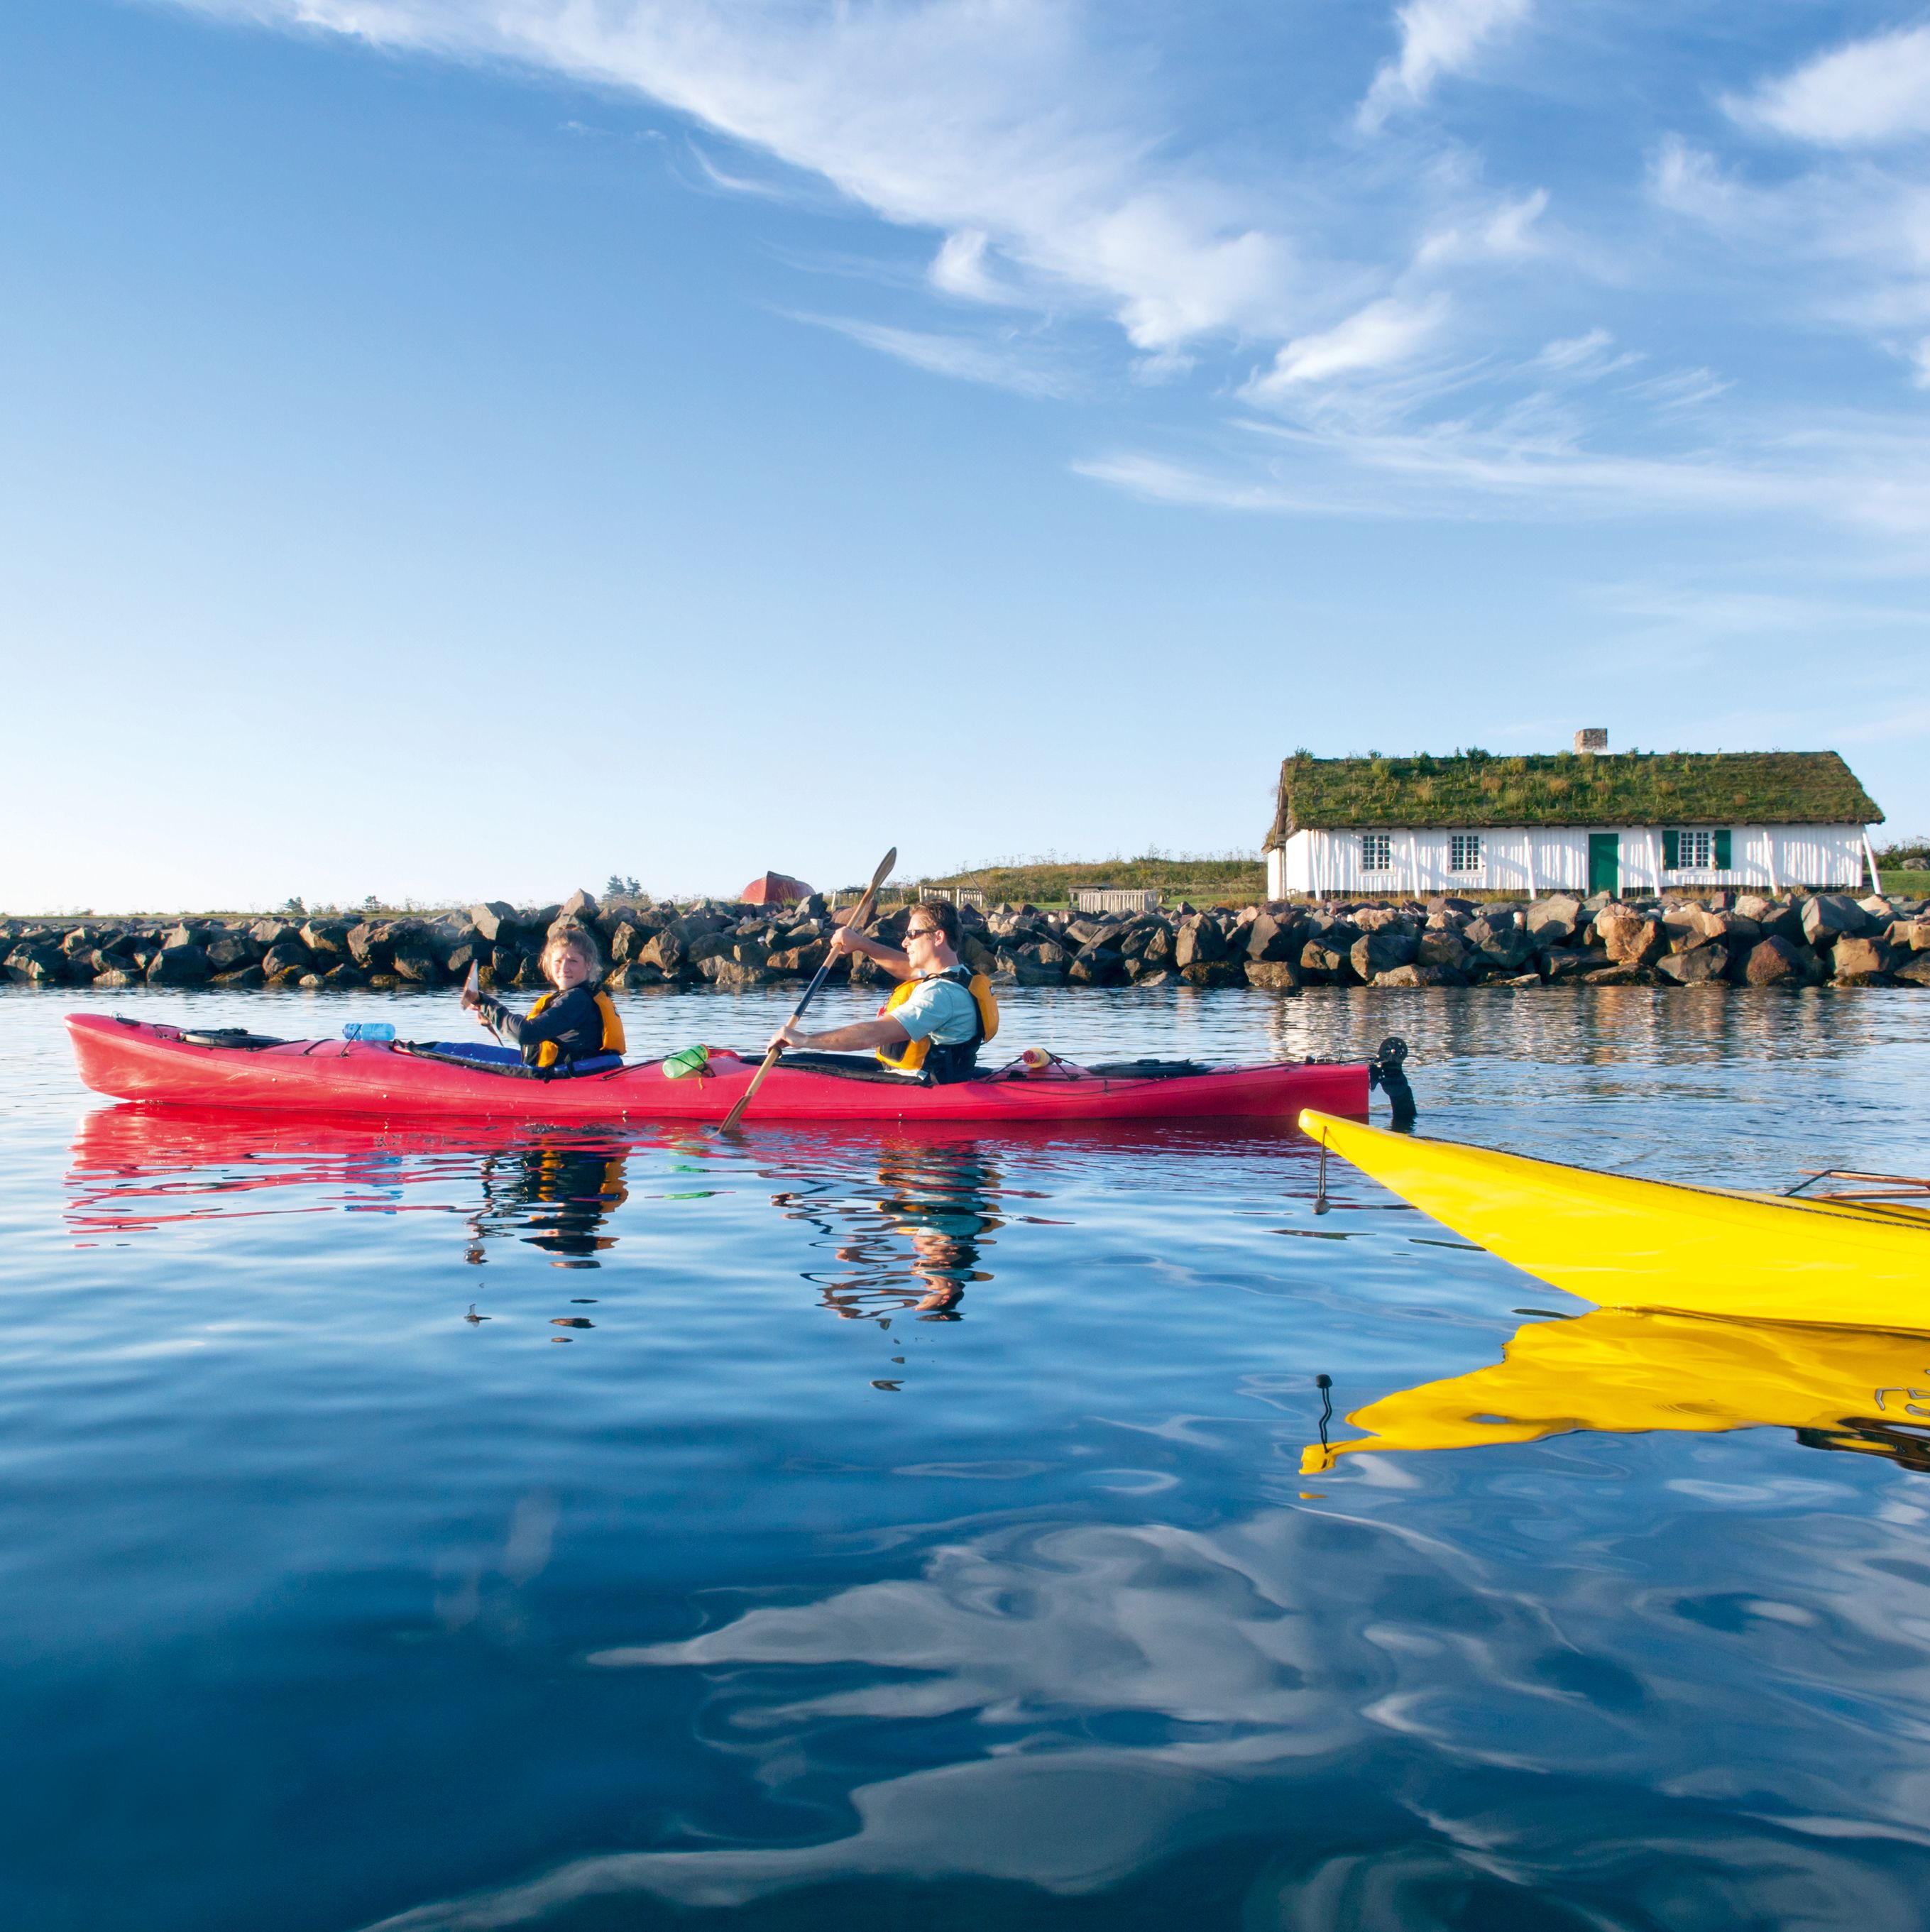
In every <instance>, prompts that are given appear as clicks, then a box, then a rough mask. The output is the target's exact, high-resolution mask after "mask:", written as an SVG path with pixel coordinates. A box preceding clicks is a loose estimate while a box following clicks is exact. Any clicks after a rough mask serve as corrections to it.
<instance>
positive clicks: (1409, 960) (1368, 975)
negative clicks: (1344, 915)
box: [1347, 926, 1418, 986]
mask: <svg viewBox="0 0 1930 1932" xmlns="http://www.w3.org/2000/svg"><path fill="white" fill-rule="evenodd" d="M1417 946H1418V941H1416V940H1415V936H1414V935H1413V934H1412V933H1411V932H1407V931H1406V930H1405V929H1403V928H1402V927H1400V926H1381V927H1379V928H1377V929H1376V930H1374V931H1373V932H1363V933H1362V934H1361V936H1360V938H1358V939H1357V940H1355V941H1354V943H1353V944H1352V947H1349V950H1348V953H1347V961H1348V964H1349V965H1351V966H1352V968H1353V969H1354V971H1355V974H1358V977H1360V978H1361V980H1363V981H1364V982H1365V983H1367V985H1369V986H1372V985H1373V983H1375V982H1376V980H1378V979H1379V977H1380V976H1381V974H1383V973H1391V972H1393V971H1394V970H1395V968H1397V967H1401V966H1411V965H1412V964H1413V963H1414V955H1415V950H1416V948H1417Z"/></svg>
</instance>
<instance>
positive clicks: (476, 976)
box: [462, 959, 503, 1045]
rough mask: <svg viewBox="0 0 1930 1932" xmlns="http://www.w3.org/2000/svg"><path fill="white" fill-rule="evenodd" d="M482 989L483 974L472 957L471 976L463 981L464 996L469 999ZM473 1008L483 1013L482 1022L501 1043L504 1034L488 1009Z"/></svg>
mask: <svg viewBox="0 0 1930 1932" xmlns="http://www.w3.org/2000/svg"><path fill="white" fill-rule="evenodd" d="M462 991H463V998H464V1000H465V1001H467V1000H468V999H469V998H470V997H471V996H472V995H476V994H479V993H480V992H482V972H481V971H480V970H479V968H478V967H477V965H476V962H475V961H474V960H473V959H472V960H471V961H470V962H469V977H468V978H467V979H466V980H464V982H463V983H462ZM471 1010H472V1011H473V1012H479V1013H482V1024H483V1025H485V1026H486V1027H487V1028H488V1029H489V1032H490V1037H491V1039H493V1040H495V1041H496V1042H497V1043H498V1044H499V1045H500V1044H501V1042H502V1039H503V1036H502V1035H501V1034H500V1033H498V1032H497V1031H496V1022H494V1020H493V1019H491V1018H490V1017H489V1015H488V1011H487V1010H485V1009H484V1008H482V1007H473V1008H472V1009H471Z"/></svg>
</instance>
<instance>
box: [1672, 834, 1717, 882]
mask: <svg viewBox="0 0 1930 1932" xmlns="http://www.w3.org/2000/svg"><path fill="white" fill-rule="evenodd" d="M1676 871H1678V872H1712V871H1715V833H1714V832H1706V831H1695V830H1691V829H1690V828H1689V827H1688V826H1686V825H1685V826H1682V828H1681V829H1679V831H1678V832H1676Z"/></svg>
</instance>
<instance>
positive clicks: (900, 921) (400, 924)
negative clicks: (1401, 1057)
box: [0, 892, 1930, 992]
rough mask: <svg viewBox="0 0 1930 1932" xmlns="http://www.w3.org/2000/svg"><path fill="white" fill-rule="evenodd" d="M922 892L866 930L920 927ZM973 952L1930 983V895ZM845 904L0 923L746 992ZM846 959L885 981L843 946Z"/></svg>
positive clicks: (1657, 977) (1010, 909)
mask: <svg viewBox="0 0 1930 1932" xmlns="http://www.w3.org/2000/svg"><path fill="white" fill-rule="evenodd" d="M907 916H908V909H906V908H900V909H899V910H896V911H894V912H891V913H887V914H886V915H885V916H883V917H882V918H881V919H878V920H876V921H875V922H873V924H872V926H870V927H869V931H870V932H872V934H873V935H875V936H876V937H878V938H881V939H883V940H884V941H886V942H887V944H896V943H897V942H898V941H899V939H900V938H902V935H903V932H904V927H905V919H906V918H907ZM959 916H960V919H961V922H962V925H963V928H964V933H963V938H962V952H963V953H964V956H965V959H966V960H967V962H968V963H969V964H970V965H971V966H972V967H973V968H975V969H977V970H978V971H983V972H985V973H987V974H990V975H992V977H994V978H995V979H1001V980H1004V981H1005V982H1007V983H1016V984H1018V985H1021V986H1163V985H1169V984H1185V985H1191V986H1204V987H1214V986H1259V987H1263V988H1267V989H1271V990H1274V991H1278V992H1291V991H1293V990H1295V989H1298V988H1299V987H1301V986H1471V985H1478V984H1500V985H1504V986H1517V987H1529V986H1548V985H1556V986H1560V985H1577V986H1709V985H1717V984H1720V985H1725V986H1815V985H1820V984H1823V983H1834V984H1835V985H1838V986H1919V987H1923V986H1930V903H1926V902H1925V901H1919V900H1913V899H1907V898H1901V897H1898V896H1892V897H1889V898H1879V897H1877V896H1874V895H1872V896H1871V897H1869V898H1860V899H1859V898H1850V897H1849V896H1847V895H1842V894H1837V893H1817V894H1807V895H1805V894H1800V893H1799V894H1796V895H1793V896H1791V897H1790V898H1780V899H1774V898H1760V897H1757V896H1754V895H1750V894H1746V893H1745V894H1742V895H1735V894H1730V893H1727V892H1716V893H1712V894H1709V895H1706V896H1704V897H1702V898H1686V897H1676V896H1671V897H1669V898H1662V899H1615V898H1607V897H1606V896H1598V897H1596V898H1589V899H1581V898H1568V897H1563V896H1556V897H1553V898H1541V899H1535V900H1532V901H1515V902H1514V903H1511V904H1496V903H1491V902H1490V903H1480V904H1478V903H1476V902H1475V901H1472V900H1467V899H1459V898H1435V899H1430V900H1428V901H1426V902H1425V903H1422V902H1421V901H1406V902H1404V903H1388V902H1385V901H1373V902H1366V901H1361V902H1355V903H1350V904H1334V903H1331V902H1328V903H1321V904H1303V903H1301V902H1298V901H1274V902H1271V903H1268V904H1262V905H1248V906H1244V907H1237V908H1236V907H1226V906H1214V907H1207V908H1205V909H1197V908H1195V907H1192V906H1190V905H1186V904H1180V905H1178V906H1175V907H1168V908H1165V909H1163V910H1160V911H1157V912H1144V913H1131V914H1126V915H1121V916H1101V915H1098V914H1086V913H1064V912H1055V911H1046V910H1040V909H1039V908H1037V907H1033V906H1010V905H1001V906H997V907H992V909H991V910H989V911H986V912H980V910H977V908H975V907H966V908H965V909H963V910H962V911H961V913H960V915H959ZM835 922H836V914H835V913H833V911H832V910H831V909H830V907H828V906H827V904H825V902H824V900H823V899H822V898H815V897H814V898H809V899H806V900H804V901H802V902H801V903H800V904H795V905H791V906H786V907H779V908H776V909H773V908H772V907H766V906H756V905H748V904H740V903H720V902H716V901H709V900H701V901H698V902H697V903H696V904H668V903H664V904H653V903H652V902H651V901H648V900H639V901H629V900H611V901H608V902H606V903H605V904H599V903H598V902H597V901H596V900H595V899H594V898H592V897H591V896H590V895H589V894H588V893H587V892H578V893H575V894H574V895H572V897H571V898H569V899H567V900H566V901H563V903H562V904H559V905H551V906H537V907H515V906H511V905H508V904H504V903H503V902H502V901H495V900H492V901H489V902H488V903H486V904H481V905H476V906H473V907H470V909H469V910H467V912H464V913H440V914H436V915H433V916H422V917H409V918H402V919H361V920H356V919H346V918H329V917H320V916H317V917H314V918H308V919H302V920H300V921H299V922H297V921H292V920H289V919H177V920H172V921H169V922H157V921H149V922H138V921H137V922H122V923H115V922H104V921H103V922H95V921H89V922H83V923H80V924H77V925H73V926H68V925H66V924H65V923H61V924H53V923H50V922H26V921H22V920H19V919H5V920H0V948H4V954H0V957H4V963H5V971H6V975H7V977H8V980H11V982H13V983H15V984H17V985H20V986H43V987H49V988H53V987H62V986H96V987H102V988H108V989H112V988H116V987H125V986H142V985H145V986H163V987H194V986H220V987H224V988H249V987H257V986H260V987H269V986H281V987H287V986H298V987H305V988H309V989H317V988H336V987H355V988H373V989H378V990H380V989H399V988H407V987H434V986H450V985H453V984H456V983H459V982H460V981H461V980H463V979H464V977H466V976H467V974H468V971H469V969H470V967H471V966H476V967H477V968H479V969H480V971H481V974H482V980H483V983H484V984H485V985H487V986H494V987H495V988H497V989H509V988H524V989H531V990H534V989H539V988H541V987H542V986H543V984H544V981H543V979H542V973H541V970H540V968H539V964H538V962H539V956H540V954H541V953H542V947H543V943H544V941H545V938H547V937H548V934H549V933H550V932H551V931H552V930H553V929H554V928H555V927H557V926H559V925H572V924H574V925H580V926H586V927H590V928H592V929H594V930H595V932H596V935H597V937H598V938H599V941H600V943H601V944H602V948H603V950H604V953H605V957H606V958H607V959H608V961H609V962H610V965H611V983H613V984H614V985H616V986H620V987H624V988H643V987H650V986H700V985H704V984H708V985H711V986H717V987H719V988H722V989H726V990H740V989H744V988H746V987H750V986H764V985H768V984H770V983H774V982H776V981H779V980H794V979H800V978H803V977H807V976H808V975H809V974H812V973H814V972H815V971H817V969H818V967H819V966H820V965H822V964H823V962H824V959H825V958H826V956H827V952H828V950H829V946H830V932H831V929H832V927H833V925H834V923H835ZM833 971H834V974H835V976H836V977H838V978H840V979H845V978H848V979H850V980H853V981H854V982H856V983H860V984H863V983H881V982H883V981H884V977H885V976H884V974H881V972H880V971H878V968H875V966H873V965H872V964H871V963H870V962H869V961H866V960H863V959H860V960H857V961H855V962H845V961H842V960H841V961H839V962H838V964H837V965H836V967H835V968H834V969H833Z"/></svg>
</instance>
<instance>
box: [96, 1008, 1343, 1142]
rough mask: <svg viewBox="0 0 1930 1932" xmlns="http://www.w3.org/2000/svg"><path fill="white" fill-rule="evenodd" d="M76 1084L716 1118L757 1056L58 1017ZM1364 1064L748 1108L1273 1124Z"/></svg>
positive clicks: (1120, 1075) (164, 1093)
mask: <svg viewBox="0 0 1930 1932" xmlns="http://www.w3.org/2000/svg"><path fill="white" fill-rule="evenodd" d="M67 1025H68V1032H69V1033H70V1034H72V1036H73V1037H74V1055H75V1058H77V1060H78V1061H80V1077H81V1079H83V1080H84V1081H86V1083H87V1084H88V1085H89V1086H90V1087H92V1088H93V1089H94V1090H95V1092H96V1093H99V1094H113V1096H114V1097H116V1099H117V1100H167V1101H181V1102H187V1103H191V1104H194V1105H197V1106H221V1107H273V1108H277V1109H281V1108H288V1109H299V1110H301V1111H302V1112H306V1113H314V1112H323V1113H337V1114H366V1115H383V1116H385V1117H388V1118H393V1117H395V1116H397V1115H410V1116H415V1117H418V1118H420V1117H425V1116H434V1115H449V1116H463V1117H467V1118H485V1119H494V1120H515V1121H552V1122H562V1121H596V1122H604V1123H614V1122H620V1121H721V1120H722V1118H724V1116H725V1115H726V1114H728V1112H730V1111H731V1107H732V1106H733V1105H734V1103H735V1102H736V1101H737V1098H738V1097H739V1096H740V1094H743V1091H744V1089H745V1088H746V1086H747V1085H749V1082H750V1079H751V1076H752V1074H753V1073H755V1072H756V1070H757V1068H758V1061H757V1060H755V1059H751V1060H746V1059H745V1058H742V1057H741V1056H740V1055H737V1054H735V1053H728V1052H718V1051H716V1050H714V1049H713V1052H712V1053H711V1055H710V1066H709V1067H708V1068H707V1070H705V1071H704V1073H701V1074H699V1075H696V1076H690V1077H687V1078H685V1079H669V1078H667V1077H666V1076H665V1073H664V1070H663V1068H664V1064H663V1062H662V1061H659V1060H649V1061H638V1062H635V1063H633V1064H631V1065H629V1066H621V1067H612V1068H611V1069H610V1070H608V1071H607V1072H603V1073H582V1074H573V1075H571V1076H569V1077H567V1078H563V1079H555V1078H551V1079H532V1078H529V1077H527V1076H518V1075H517V1074H514V1073H509V1072H506V1071H503V1072H497V1071H492V1070H490V1069H489V1068H488V1067H481V1066H476V1065H473V1064H461V1062H459V1061H456V1060H455V1059H454V1058H445V1057H443V1056H442V1055H440V1054H439V1053H438V1052H437V1051H436V1050H434V1049H425V1048H412V1047H411V1046H410V1045H409V1044H407V1043H404V1042H399V1041H398V1042H390V1041H379V1042H378V1041H372V1040H276V1041H265V1040H262V1039H261V1038H260V1037H259V1036H257V1035H254V1034H246V1033H242V1032H240V1031H236V1030H232V1029H212V1030H209V1031H196V1030H195V1029H194V1028H188V1029H186V1030H185V1031H184V1030H183V1029H182V1028H179V1027H170V1026H152V1025H148V1024H146V1022H142V1021H137V1020H128V1019H119V1018H116V1017H115V1016H111V1015H107V1014H101V1013H70V1014H68V1019H67ZM1367 1090H1368V1079H1367V1065H1366V1064H1365V1063H1364V1062H1363V1061H1346V1062H1337V1061H1278V1062H1275V1063H1274V1064H1272V1065H1270V1066H1265V1067H1200V1066H1197V1065H1196V1064H1193V1063H1192V1062H1190V1061H1165V1062H1161V1061H1128V1062H1123V1063H1121V1064H1117V1065H1112V1066H1106V1067H1074V1066H1072V1065H1070V1064H1068V1063H1067V1062H1064V1061H1055V1062H1054V1063H1053V1064H1052V1065H1051V1066H1050V1067H1049V1068H1047V1069H1046V1070H1045V1071H1044V1072H1043V1073H1038V1074H1028V1073H1025V1072H1023V1071H1022V1070H1018V1069H1016V1068H1015V1069H1013V1070H1000V1071H996V1072H988V1073H983V1074H980V1076H977V1078H976V1079H971V1080H964V1081H959V1082H956V1083H955V1084H953V1085H950V1086H946V1087H926V1086H921V1085H917V1084H915V1083H914V1082H911V1081H908V1080H905V1079H902V1078H900V1077H898V1076H887V1077H886V1078H884V1079H851V1078H849V1077H847V1076H843V1075H839V1074H831V1073H811V1072H806V1071H804V1070H801V1069H799V1068H794V1067H787V1066H785V1064H784V1063H783V1062H782V1061H780V1062H779V1064H778V1066H777V1067H776V1070H775V1071H774V1072H773V1073H772V1074H771V1076H770V1078H769V1079H767V1080H766V1081H765V1082H764V1085H763V1086H762V1087H761V1088H759V1090H758V1097H757V1099H756V1100H755V1102H754V1103H752V1115H753V1116H754V1117H755V1118H761V1119H765V1120H773V1121H901V1122H905V1123H910V1122H914V1121H968V1122H972V1123H975V1124H982V1125H983V1126H986V1127H1004V1126H1010V1125H1015V1124H1017V1125H1022V1124H1025V1123H1026V1122H1028V1121H1054V1122H1058V1123H1061V1124H1063V1123H1065V1122H1069V1121H1292V1120H1293V1119H1294V1118H1295V1117H1296V1116H1297V1115H1298V1112H1299V1111H1300V1109H1301V1108H1303V1107H1313V1108H1317V1109H1320V1110H1321V1111H1322V1112H1325V1113H1330V1114H1354V1115H1364V1114H1365V1113H1366V1112H1367Z"/></svg>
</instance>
